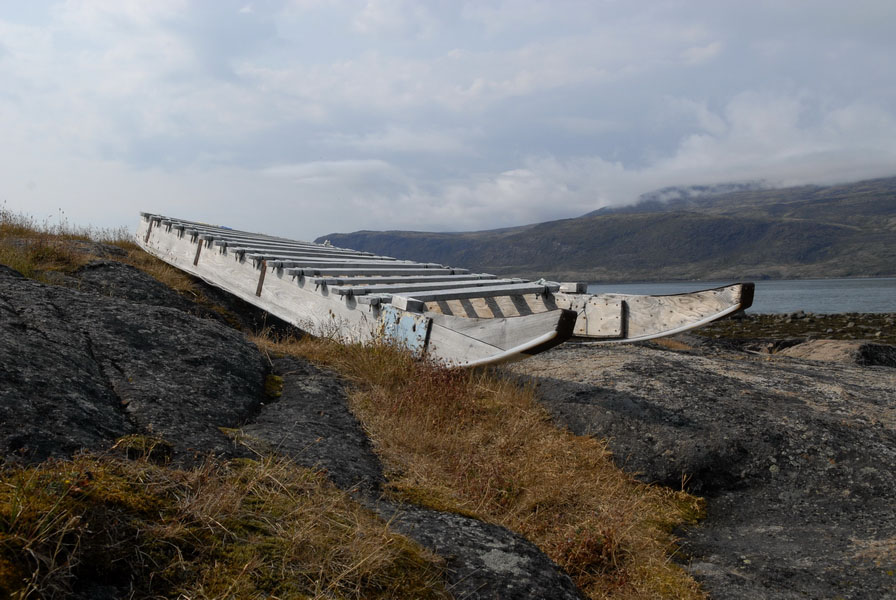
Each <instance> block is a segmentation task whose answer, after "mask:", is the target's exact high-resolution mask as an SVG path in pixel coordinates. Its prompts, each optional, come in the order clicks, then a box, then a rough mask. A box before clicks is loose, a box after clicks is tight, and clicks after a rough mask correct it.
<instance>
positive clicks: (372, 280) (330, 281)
mask: <svg viewBox="0 0 896 600" xmlns="http://www.w3.org/2000/svg"><path fill="white" fill-rule="evenodd" d="M308 279H309V281H311V283H313V284H315V285H331V286H333V285H356V284H369V285H376V284H383V283H426V282H429V281H432V282H436V281H446V282H450V281H464V280H467V281H469V280H471V279H475V280H478V279H491V280H495V279H497V277H496V276H495V275H490V274H488V273H469V274H466V275H420V276H416V277H415V276H400V275H396V276H393V277H387V276H383V277H380V276H366V277H364V276H361V277H309V278H308ZM521 281H525V280H521Z"/></svg>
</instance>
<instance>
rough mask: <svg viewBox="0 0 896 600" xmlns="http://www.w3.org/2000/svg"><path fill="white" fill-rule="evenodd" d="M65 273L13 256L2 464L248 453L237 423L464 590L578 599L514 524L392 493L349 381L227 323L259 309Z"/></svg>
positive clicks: (2, 342)
mask: <svg viewBox="0 0 896 600" xmlns="http://www.w3.org/2000/svg"><path fill="white" fill-rule="evenodd" d="M112 255H113V256H114V253H113V254H112ZM59 283H60V284H62V285H45V284H41V283H37V282H35V281H31V280H29V279H25V278H24V277H22V276H21V275H20V274H19V273H17V272H15V271H13V270H12V269H9V268H8V267H5V266H2V265H0V453H2V454H0V456H2V459H0V460H6V461H12V462H38V461H41V460H43V459H46V458H48V457H66V456H70V455H72V454H73V453H75V452H77V451H79V450H84V449H88V450H97V451H103V450H106V449H109V448H110V446H111V445H112V444H113V442H114V441H115V440H116V439H118V438H120V437H122V436H125V435H128V434H140V435H151V436H158V437H160V438H162V439H164V440H166V442H168V443H170V444H171V450H172V454H171V459H172V460H173V461H174V464H177V465H189V464H192V463H194V462H195V461H197V460H201V459H202V458H204V457H206V456H210V455H215V456H222V457H229V456H250V455H251V452H250V451H249V450H248V449H247V447H246V446H245V445H242V444H237V443H235V442H234V441H233V440H232V436H231V435H229V434H225V433H223V432H222V429H225V430H227V429H233V428H239V429H241V430H242V435H243V437H246V438H248V439H247V444H248V446H249V447H251V446H253V444H254V445H256V446H258V447H260V448H263V449H265V450H270V451H274V452H277V453H280V454H282V455H287V456H289V457H291V458H292V459H294V460H295V461H296V462H298V463H299V464H302V465H305V466H308V467H312V468H317V469H323V470H325V471H326V473H327V474H328V476H329V477H330V479H331V480H332V481H333V482H334V483H335V484H336V485H338V486H339V487H341V488H342V489H345V490H348V491H349V492H351V493H353V494H354V495H355V497H356V498H357V499H358V500H359V501H361V502H362V503H363V504H365V505H366V506H368V507H369V508H371V509H372V510H374V511H376V512H378V513H379V514H380V515H382V516H383V518H384V519H385V520H389V521H391V523H392V526H393V527H394V529H395V530H397V531H399V532H400V533H403V534H405V535H407V536H408V537H409V538H411V539H414V540H416V541H418V542H419V543H420V544H421V545H423V546H424V547H427V548H429V549H430V550H432V551H433V552H434V553H436V554H438V555H440V556H442V557H443V558H444V561H445V575H446V579H447V584H448V587H449V589H451V590H452V592H453V593H454V594H455V595H456V596H457V597H462V598H475V597H481V598H504V599H515V598H518V599H527V598H548V597H550V598H579V597H580V595H579V593H578V591H577V590H576V589H575V586H574V585H573V583H572V581H571V580H570V578H569V577H568V576H567V575H566V574H564V573H563V572H562V571H560V570H559V569H558V568H557V566H556V565H554V564H553V563H552V562H551V561H550V560H549V559H548V558H547V557H546V556H545V555H544V554H543V553H542V552H541V551H540V550H538V548H536V547H535V546H533V545H532V544H531V543H529V542H528V541H526V540H524V539H523V538H521V537H520V536H518V535H516V534H514V533H512V532H510V531H508V530H506V529H504V528H502V527H498V526H495V525H490V524H486V523H482V522H480V521H476V520H474V519H469V518H466V517H461V516H458V515H453V514H445V513H440V512H437V511H433V510H429V509H425V508H420V507H413V506H407V505H399V504H395V503H392V502H389V501H386V500H384V499H383V498H382V497H381V494H382V483H383V481H384V478H383V473H382V467H381V465H380V463H379V460H378V458H377V456H376V455H375V454H374V452H373V450H372V448H371V444H370V442H369V440H368V439H367V437H366V435H365V433H364V431H363V429H362V427H361V426H360V424H359V423H358V422H357V420H356V419H355V417H354V416H353V415H352V414H351V412H350V411H349V409H348V405H347V396H346V392H345V385H346V384H345V382H343V381H342V380H340V378H339V377H338V376H337V375H335V374H333V373H328V372H325V371H322V370H320V369H317V368H316V367H314V366H312V365H310V364H308V363H307V362H305V361H301V360H297V359H292V358H282V359H275V360H273V361H271V362H268V361H267V359H266V358H265V357H263V356H262V355H261V354H260V353H259V351H258V349H257V348H256V347H255V346H254V345H253V344H251V343H249V342H248V340H247V339H246V337H245V335H243V334H242V333H240V332H239V331H237V330H235V329H232V328H231V327H228V326H227V325H225V324H224V322H225V321H227V320H234V318H235V320H236V322H237V324H240V325H244V326H250V325H258V324H264V322H265V320H264V317H263V316H261V317H260V318H259V315H258V314H257V313H256V312H255V310H254V309H252V308H251V307H248V306H247V305H246V306H240V302H239V301H238V300H235V299H233V298H225V300H226V301H227V303H228V307H227V310H228V313H229V315H230V316H231V319H222V318H221V317H220V316H219V315H218V314H217V313H214V312H212V311H209V310H208V309H207V308H203V307H200V306H197V305H195V304H194V303H192V302H190V301H188V300H186V299H184V298H183V297H181V296H179V295H178V294H176V293H174V292H173V291H171V290H170V289H169V288H167V287H165V286H164V285H162V284H160V283H159V282H157V281H156V280H154V279H153V278H151V277H149V276H147V275H145V274H144V273H142V272H140V271H138V270H137V269H134V268H132V267H130V266H127V265H124V264H121V263H117V262H114V261H98V262H95V263H91V264H89V265H87V266H85V267H83V268H81V269H79V270H78V271H77V272H75V273H74V274H72V275H70V276H60V277H59ZM203 291H204V293H206V295H207V296H214V295H216V294H223V292H219V291H217V290H215V289H213V288H204V290H203ZM272 374H273V375H274V376H276V377H280V378H282V384H283V386H282V391H281V393H280V395H279V397H277V398H272V397H271V395H270V394H266V392H265V381H266V377H268V376H269V375H272ZM110 593H111V592H110ZM112 595H113V596H114V595H115V594H112Z"/></svg>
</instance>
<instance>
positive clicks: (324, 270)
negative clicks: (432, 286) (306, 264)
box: [285, 265, 469, 276]
mask: <svg viewBox="0 0 896 600" xmlns="http://www.w3.org/2000/svg"><path fill="white" fill-rule="evenodd" d="M285 272H286V273H287V274H288V275H295V276H300V275H304V276H320V275H430V274H432V275H456V274H462V273H468V272H469V271H467V270H466V269H457V268H449V267H444V268H431V269H427V268H419V266H415V265H407V267H405V266H402V265H395V266H392V267H364V268H343V267H332V268H329V267H326V266H324V267H315V268H301V269H285Z"/></svg>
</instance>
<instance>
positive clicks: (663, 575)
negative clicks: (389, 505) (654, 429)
mask: <svg viewBox="0 0 896 600" xmlns="http://www.w3.org/2000/svg"><path fill="white" fill-rule="evenodd" d="M256 342H257V343H258V344H259V346H260V347H262V348H263V349H266V350H267V351H269V352H275V353H289V354H294V355H300V356H303V357H306V358H309V359H311V360H312V361H315V362H317V363H319V364H323V365H326V366H329V367H331V368H333V369H335V370H337V371H339V372H340V373H342V374H344V375H346V376H348V377H349V378H351V379H352V380H354V381H355V382H356V388H355V391H354V392H353V394H352V408H353V411H354V412H355V414H356V415H357V416H358V417H359V418H360V419H361V421H362V423H363V424H364V427H365V428H366V430H367V431H368V433H369V435H370V436H371V438H372V439H373V441H374V443H375V446H376V449H377V452H378V453H379V455H380V457H381V458H382V460H383V462H384V464H385V466H386V469H387V477H388V479H389V484H388V489H389V492H390V494H391V495H392V496H393V497H395V498H398V499H402V500H407V501H411V502H415V503H419V504H423V505H427V506H430V507H433V508H436V509H440V510H453V511H456V512H459V513H463V514H468V515H472V516H476V517H478V518H481V519H483V520H486V521H490V522H492V523H498V524H500V525H503V526H505V527H508V528H509V529H512V530H514V531H517V532H519V533H521V534H523V535H524V536H526V537H527V538H528V539H530V540H531V541H533V542H534V543H535V544H537V545H538V546H539V547H540V548H542V550H544V551H545V552H546V553H547V554H548V555H549V556H550V557H551V558H552V559H553V560H554V561H555V562H557V563H558V564H559V565H561V566H562V567H563V568H564V569H566V571H567V572H568V573H569V574H570V575H571V576H573V578H574V579H575V581H576V583H577V584H578V585H579V587H580V588H581V589H582V590H583V591H584V592H585V593H586V594H587V595H588V596H589V597H590V598H701V597H703V594H702V592H701V591H700V590H699V589H698V586H697V585H696V583H695V582H694V581H693V580H692V579H691V578H690V577H688V576H687V575H686V574H685V572H684V571H683V570H682V569H681V568H680V567H679V566H677V565H676V564H674V563H672V562H671V561H670V558H669V556H670V553H672V552H674V550H675V547H674V539H673V538H672V536H671V534H670V532H671V531H672V530H673V529H674V528H675V527H676V526H678V525H680V524H683V523H690V522H693V521H694V520H696V519H697V518H698V517H699V515H700V514H701V512H702V510H703V505H702V501H701V500H700V499H698V498H695V497H693V496H690V495H688V494H685V493H684V492H676V491H673V490H669V489H666V488H661V487H656V486H648V485H644V484H642V483H639V482H637V481H635V480H634V479H633V478H632V477H630V476H629V475H627V474H625V473H624V472H622V471H620V470H619V469H617V468H616V466H615V465H614V463H613V461H612V457H611V455H610V453H609V452H608V450H607V448H606V445H605V444H604V443H603V442H601V441H598V440H595V439H593V438H590V437H582V436H576V435H573V434H571V433H569V432H566V431H561V430H559V429H557V428H556V427H555V426H554V425H553V424H552V423H551V422H550V420H549V417H548V415H547V414H546V412H545V411H544V410H543V409H542V408H541V407H540V406H539V404H538V403H537V401H536V399H535V397H534V394H533V392H532V390H530V389H525V388H521V387H520V386H519V385H517V384H515V383H513V382H511V381H508V380H507V379H504V378H502V377H501V376H500V375H498V374H495V373H492V372H486V371H461V370H447V369H443V368H439V367H437V366H434V365H431V364H427V363H425V362H420V361H415V360H413V359H412V358H411V357H410V356H409V355H408V354H407V353H403V352H401V351H398V350H395V349H393V348H390V347H388V346H373V347H362V346H343V345H340V344H336V343H334V342H331V341H329V340H321V339H310V338H305V339H302V340H283V341H274V340H271V339H268V338H265V337H260V338H258V339H257V340H256Z"/></svg>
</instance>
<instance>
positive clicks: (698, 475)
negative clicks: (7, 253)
mask: <svg viewBox="0 0 896 600" xmlns="http://www.w3.org/2000/svg"><path fill="white" fill-rule="evenodd" d="M110 252H111V253H112V255H110V257H111V258H112V259H114V252H113V251H112V250H110ZM57 283H59V284H60V285H55V286H50V285H44V284H40V283H36V282H34V281H31V280H28V279H25V278H23V277H21V276H20V275H19V274H17V273H16V272H14V271H12V270H11V269H8V268H5V267H2V266H0V453H2V456H3V460H5V461H17V462H35V461H39V460H42V459H44V458H46V457H49V456H68V455H70V454H71V453H72V452H75V451H77V450H79V449H81V448H89V449H96V450H105V449H108V448H109V447H110V445H111V444H112V443H113V442H114V440H116V439H118V438H120V437H121V436H123V435H126V434H130V433H142V434H147V433H151V434H154V435H158V436H161V437H163V438H166V439H167V440H169V441H170V442H171V443H172V448H171V452H172V459H173V461H174V462H175V464H190V463H191V462H193V461H195V460H196V459H197V458H201V457H203V456H206V455H209V454H212V455H219V456H223V457H230V456H243V455H249V452H250V451H249V450H248V449H247V448H246V446H245V445H242V444H238V443H235V442H234V441H233V439H232V436H231V435H228V434H227V430H228V429H230V428H241V429H242V431H243V437H244V441H245V443H247V444H248V445H249V446H250V447H252V446H255V447H258V448H265V449H269V450H274V451H276V452H279V453H281V454H286V455H288V456H291V457H292V458H294V459H295V460H296V461H298V462H299V463H301V464H304V465H308V466H314V467H317V468H322V469H325V470H326V472H327V473H328V474H329V476H330V478H331V479H332V480H333V481H334V482H335V483H336V484H337V485H339V486H340V487H342V488H343V489H346V490H350V491H351V492H352V493H353V494H354V495H355V497H356V498H358V499H359V501H361V502H362V503H364V504H365V505H366V506H368V507H370V508H371V509H372V510H375V511H377V512H378V513H379V514H381V515H382V516H383V518H384V519H387V520H391V523H392V526H393V527H394V528H396V529H397V530H398V531H400V532H403V533H404V534H406V535H408V536H409V537H411V538H413V539H415V540H417V541H418V542H420V543H421V544H423V545H424V546H426V547H428V548H430V549H432V550H433V551H434V552H435V553H437V554H439V555H440V556H442V557H443V558H444V559H445V562H446V568H447V577H448V582H449V585H450V587H451V590H452V592H453V593H454V594H455V595H456V596H457V597H460V598H576V597H579V594H578V592H577V591H576V590H575V589H574V587H573V585H572V583H571V581H570V580H569V578H568V577H567V576H566V575H565V574H563V573H562V572H560V571H559V570H558V569H557V568H556V567H555V565H553V564H552V563H551V562H550V561H549V560H548V559H547V558H546V557H545V556H544V555H543V554H542V553H541V552H540V551H539V550H538V549H537V548H535V547H534V546H532V545H531V544H529V543H528V542H526V541H525V540H523V539H522V538H520V537H519V536H517V535H515V534H513V533H511V532H509V531H507V530H505V529H502V528H500V527H496V526H492V525H486V524H483V523H481V522H479V521H475V520H473V519H469V518H466V517H462V516H458V515H453V514H446V513H439V512H436V511H432V510H428V509H421V508H414V507H409V506H399V505H395V504H392V503H389V502H384V501H383V500H382V499H381V497H380V496H381V489H382V488H381V486H382V483H383V475H382V468H381V466H380V463H379V461H378V459H377V457H376V455H375V454H374V453H373V452H372V450H371V447H370V443H369V441H368V440H367V438H366V436H365V434H364V432H363V430H362V429H361V427H360V426H359V425H358V423H357V421H356V420H355V418H354V417H353V416H352V415H351V413H350V412H349V411H348V408H347V404H346V395H345V388H344V382H342V381H341V380H340V379H339V378H338V377H337V376H335V375H334V374H332V373H328V372H325V371H321V370H319V369H317V368H315V367H314V366H312V365H310V364H307V363H305V362H303V361H299V360H295V359H274V360H268V359H267V357H265V356H263V355H261V354H259V352H258V350H257V349H256V348H255V346H253V345H252V344H250V343H249V342H248V341H247V340H246V338H245V337H244V336H243V335H242V334H240V333H239V332H237V331H235V330H234V329H233V328H232V327H230V326H229V325H228V323H230V324H233V322H234V321H235V322H238V323H239V322H242V323H252V324H256V325H257V323H258V322H259V321H264V317H263V316H260V315H259V314H257V312H254V311H253V309H250V308H247V307H246V306H245V305H242V304H241V303H239V302H231V301H229V300H228V298H227V296H226V295H224V294H220V293H219V292H216V291H215V290H213V289H207V290H205V293H206V295H207V296H213V295H216V301H220V302H223V303H227V302H231V303H230V304H229V305H228V308H229V310H228V311H226V314H224V316H222V314H221V313H219V312H212V311H209V310H208V309H206V308H202V307H199V306H197V305H195V304H193V303H192V302H189V301H186V300H184V299H183V298H182V297H181V296H178V295H177V294H175V293H173V292H171V290H169V289H168V288H166V287H164V286H163V285H161V284H159V283H158V282H156V281H155V280H153V279H152V278H150V277H148V276H147V275H145V274H143V273H141V272H140V271H137V270H136V269H133V268H131V267H128V266H126V265H123V264H121V263H117V262H114V260H108V261H98V262H95V263H91V264H90V265H87V266H86V267H83V268H81V269H80V270H78V271H77V272H75V273H74V274H72V275H68V276H61V277H60V280H59V281H58V282H57ZM844 318H846V319H849V321H847V322H854V327H853V329H854V330H855V331H861V332H863V333H862V336H863V337H870V338H872V339H873V340H875V341H891V340H893V339H896V332H894V331H893V329H894V328H893V319H892V315H889V316H882V317H880V322H878V320H877V319H878V317H867V318H866V317H863V316H858V315H850V316H846V317H844ZM887 318H889V321H887ZM788 319H789V322H787V320H788ZM825 319H827V317H825V318H821V317H817V316H805V315H792V316H785V317H775V318H774V319H771V320H770V319H767V318H765V317H760V318H755V319H754V318H752V317H748V318H746V319H741V320H739V321H732V322H727V323H723V324H719V325H716V326H713V327H712V328H710V329H707V330H706V331H705V332H704V333H705V335H704V336H696V335H688V336H680V337H678V338H674V339H672V340H669V341H664V342H662V343H655V344H639V345H628V346H609V347H608V346H588V345H584V344H581V343H575V342H574V343H568V344H566V345H563V346H561V347H559V348H556V349H554V350H552V351H550V352H548V353H545V354H542V355H539V356H537V357H534V358H532V359H529V360H527V361H524V362H522V363H518V364H517V365H514V366H513V367H511V368H508V369H507V372H508V373H509V374H511V375H512V376H513V377H519V378H524V379H526V380H527V381H531V382H533V384H534V385H536V386H537V390H538V392H539V395H540V397H541V399H542V401H543V402H544V403H545V405H546V406H547V407H548V409H549V410H550V412H551V414H552V415H553V416H554V418H555V419H556V421H557V423H558V425H560V426H563V427H568V428H570V429H571V430H573V431H576V432H578V433H582V434H589V435H596V436H600V437H608V438H609V439H610V443H611V446H612V448H613V450H614V452H615V455H616V457H617V459H618V461H619V463H620V464H621V465H622V466H624V467H625V468H628V469H630V470H632V471H635V472H637V473H638V474H639V477H641V478H642V479H644V480H647V481H652V482H657V483H661V484H664V485H670V486H675V487H680V486H682V485H685V486H686V487H687V488H689V489H690V490H692V491H694V492H695V493H698V494H701V495H703V496H705V497H706V498H707V501H708V517H707V519H706V520H705V521H703V522H702V524H701V525H699V526H698V527H696V528H693V529H691V530H689V531H685V532H682V536H683V552H682V554H681V560H682V561H684V563H685V564H686V565H687V568H688V569H690V571H691V572H692V573H693V574H694V575H695V577H697V578H698V579H699V580H700V581H701V582H702V583H703V585H704V586H705V588H706V589H707V590H708V592H709V593H710V595H711V596H712V597H714V598H735V599H737V598H835V597H841V598H886V597H896V592H894V582H896V577H894V570H896V560H894V557H896V516H894V510H893V506H894V505H896V498H894V497H896V433H894V432H896V368H894V366H896V357H894V356H893V347H892V346H887V345H883V344H879V343H875V344H868V343H865V342H858V341H843V342H841V346H837V347H835V346H832V345H831V344H830V343H821V344H820V345H817V347H813V346H812V345H811V344H810V345H807V344H802V343H800V342H803V341H805V340H806V338H810V337H815V338H819V337H822V334H823V333H826V330H827V329H833V327H830V326H827V325H830V323H831V322H833V321H831V322H827V321H826V320H825ZM843 325H844V326H845V325H846V323H844V324H843ZM785 326H787V331H784V332H783V333H782V331H781V330H782V329H785ZM866 326H867V327H870V328H871V329H868V330H867V331H868V332H870V333H871V335H865V332H866V329H864V327H866ZM776 327H777V328H776ZM800 327H803V329H799V328H800ZM809 328H811V330H812V332H813V333H809ZM816 330H819V331H817V332H816ZM838 330H839V329H838ZM877 331H880V332H881V334H880V335H876V333H877ZM827 333H830V332H827ZM716 336H719V337H716ZM862 336H859V337H862ZM832 337H833V336H832ZM815 343H816V344H818V342H815ZM842 344H845V345H842ZM820 358H823V359H825V360H824V361H822V360H818V359H820ZM886 365H889V366H886ZM270 375H276V376H277V377H280V378H282V384H283V387H282V392H281V393H280V395H279V396H277V397H273V396H271V394H270V390H267V392H266V390H265V388H266V385H265V384H266V381H267V382H269V381H270V378H269V376H270ZM222 428H223V431H222ZM571 484H574V482H571Z"/></svg>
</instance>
